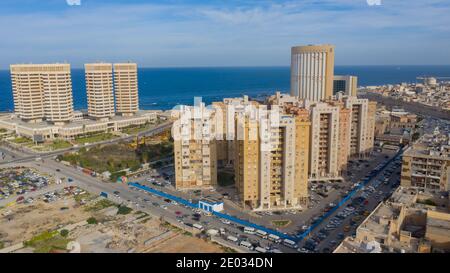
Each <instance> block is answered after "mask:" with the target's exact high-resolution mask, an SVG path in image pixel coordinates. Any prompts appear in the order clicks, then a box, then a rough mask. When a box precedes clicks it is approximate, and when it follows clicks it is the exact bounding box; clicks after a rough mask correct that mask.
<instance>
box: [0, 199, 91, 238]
mask: <svg viewBox="0 0 450 273" xmlns="http://www.w3.org/2000/svg"><path fill="white" fill-rule="evenodd" d="M74 205H75V200H74V199H73V197H71V196H69V197H67V198H66V199H60V200H57V201H55V202H53V203H45V202H43V201H41V200H36V201H35V202H34V203H33V204H29V205H26V204H21V205H15V206H12V207H8V208H4V209H2V210H0V240H2V241H3V242H5V243H6V244H17V243H20V242H22V241H24V240H29V239H31V238H32V237H33V236H35V235H37V234H40V233H42V232H44V231H47V230H52V229H55V228H57V227H60V226H61V227H62V226H66V225H68V224H71V223H76V222H79V221H82V220H85V219H87V218H88V217H89V213H88V212H85V211H84V209H83V208H74ZM62 207H68V208H69V209H67V210H61V208H62ZM7 211H8V212H9V211H10V213H11V214H9V215H6V216H5V215H3V213H5V212H7Z"/></svg>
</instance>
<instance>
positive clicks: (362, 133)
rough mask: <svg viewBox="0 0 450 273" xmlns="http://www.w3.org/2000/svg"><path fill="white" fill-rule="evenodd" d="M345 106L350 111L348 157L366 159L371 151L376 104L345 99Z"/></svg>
mask: <svg viewBox="0 0 450 273" xmlns="http://www.w3.org/2000/svg"><path fill="white" fill-rule="evenodd" d="M345 104H346V107H347V108H348V109H350V110H351V127H350V156H351V157H366V156H368V155H369V154H370V153H371V152H372V150H373V138H374V130H375V111H376V103H371V102H369V100H367V99H358V98H357V97H347V98H345Z"/></svg>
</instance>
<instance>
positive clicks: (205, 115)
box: [172, 104, 217, 190]
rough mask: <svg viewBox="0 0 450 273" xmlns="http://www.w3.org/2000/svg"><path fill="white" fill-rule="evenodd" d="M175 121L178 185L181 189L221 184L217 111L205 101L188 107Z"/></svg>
mask: <svg viewBox="0 0 450 273" xmlns="http://www.w3.org/2000/svg"><path fill="white" fill-rule="evenodd" d="M183 112H184V114H183V115H182V116H181V117H180V118H179V119H178V120H177V121H175V123H174V125H173V128H172V130H173V131H172V133H173V136H174V161H175V187H176V189H178V190H187V189H199V188H209V187H212V186H216V184H217V152H216V141H215V140H214V138H213V134H214V126H213V125H212V124H211V123H212V122H211V120H214V117H212V118H211V119H210V115H214V112H213V111H210V110H208V109H206V108H205V106H204V105H203V104H202V105H201V106H196V107H189V106H187V107H185V109H184V110H183Z"/></svg>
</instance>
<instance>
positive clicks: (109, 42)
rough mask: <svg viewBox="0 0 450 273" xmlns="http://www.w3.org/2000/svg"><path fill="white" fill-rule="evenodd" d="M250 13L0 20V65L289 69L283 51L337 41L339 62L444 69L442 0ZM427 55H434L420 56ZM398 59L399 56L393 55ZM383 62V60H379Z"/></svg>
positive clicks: (107, 9)
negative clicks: (65, 62) (111, 63)
mask: <svg viewBox="0 0 450 273" xmlns="http://www.w3.org/2000/svg"><path fill="white" fill-rule="evenodd" d="M257 3H261V4H257V5H241V6H235V7H231V6H222V7H219V6H213V5H208V4H202V5H197V6H186V5H181V4H170V5H169V4H165V5H157V4H139V5H138V4H135V5H131V4H127V5H120V6H117V5H112V4H110V5H105V6H98V5H97V6H94V7H93V6H88V4H87V2H86V3H85V4H84V5H83V6H80V8H77V9H67V10H66V11H61V12H59V13H57V14H54V13H50V12H33V13H19V14H9V15H0V26H8V27H0V35H1V36H2V37H8V39H4V40H3V41H2V43H0V67H7V65H8V64H9V63H14V62H30V61H33V62H37V61H41V60H42V61H61V60H68V61H70V62H72V63H74V64H75V65H78V66H79V65H81V64H82V63H83V62H85V61H93V60H108V61H116V60H117V61H120V60H124V59H133V60H135V61H138V62H139V63H141V64H142V65H146V66H174V65H187V66H189V65H191V66H195V65H288V64H289V52H290V46H292V45H296V44H306V43H308V44H309V43H334V44H336V47H337V63H338V64H339V63H341V64H342V63H345V64H378V63H393V64H394V63H397V64H399V63H450V53H449V52H447V51H448V50H447V51H446V50H445V49H448V48H449V47H450V30H449V27H448V26H449V25H450V17H449V16H448V14H449V12H450V8H449V5H448V4H446V2H445V1H444V0H429V1H426V2H422V1H420V0H410V1H408V2H407V3H406V1H398V0H385V1H383V5H381V6H379V7H377V8H373V7H370V6H368V5H367V3H366V0H358V1H356V0H310V1H308V0H306V1H288V2H283V3H280V2H272V1H258V2H257ZM425 51H431V52H432V54H431V55H430V54H427V56H424V54H422V53H423V52H425ZM393 52H395V53H396V54H393ZM385 56H388V57H385Z"/></svg>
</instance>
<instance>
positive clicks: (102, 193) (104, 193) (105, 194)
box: [100, 191, 108, 198]
mask: <svg viewBox="0 0 450 273" xmlns="http://www.w3.org/2000/svg"><path fill="white" fill-rule="evenodd" d="M100 196H101V197H105V198H108V193H106V192H104V191H102V192H101V193H100Z"/></svg>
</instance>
